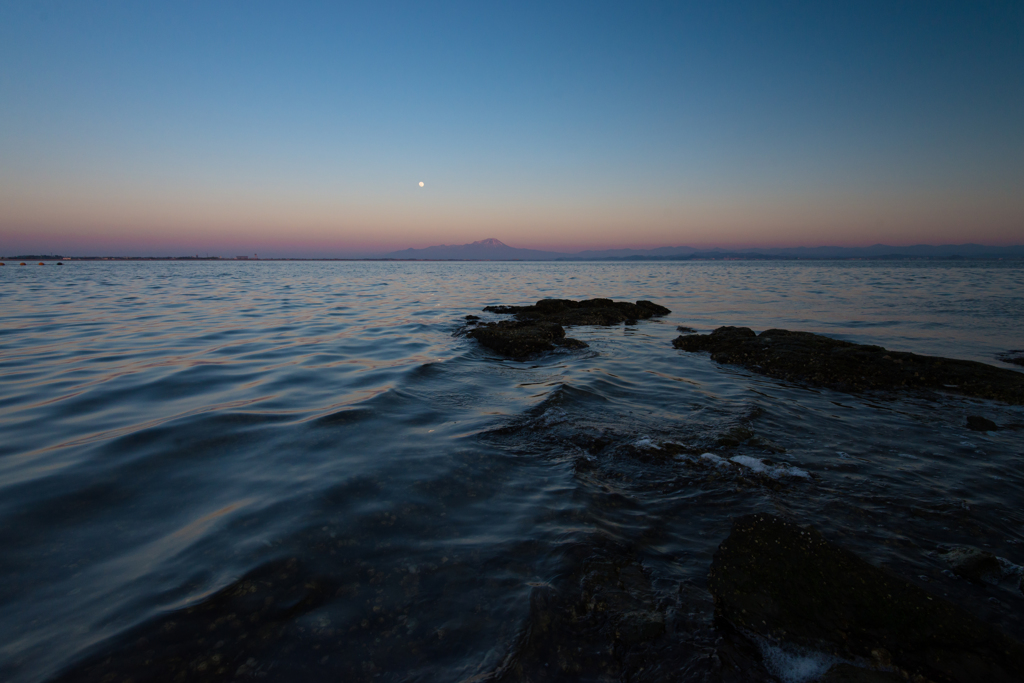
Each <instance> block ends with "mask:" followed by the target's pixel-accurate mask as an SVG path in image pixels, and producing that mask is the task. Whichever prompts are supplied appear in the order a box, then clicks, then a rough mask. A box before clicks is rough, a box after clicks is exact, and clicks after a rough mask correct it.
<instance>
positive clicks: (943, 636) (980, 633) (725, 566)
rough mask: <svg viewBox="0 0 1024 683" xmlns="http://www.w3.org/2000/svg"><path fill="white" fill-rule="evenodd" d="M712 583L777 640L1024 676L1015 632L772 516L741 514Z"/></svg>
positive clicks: (739, 617) (946, 676) (751, 623)
mask: <svg viewBox="0 0 1024 683" xmlns="http://www.w3.org/2000/svg"><path fill="white" fill-rule="evenodd" d="M709 588H710V589H711V592H712V594H713V595H714V599H715V614H716V617H718V618H721V619H724V620H725V621H727V622H728V623H730V624H731V625H733V626H735V627H736V628H737V629H738V630H740V631H741V632H747V633H753V634H756V635H759V636H762V637H765V638H768V639H770V640H773V641H775V642H778V643H782V644H788V645H792V646H796V647H802V648H810V649H812V650H817V651H820V652H825V653H827V654H830V655H833V656H836V657H839V658H842V659H845V660H849V661H860V662H875V663H878V664H882V665H885V666H887V667H894V668H896V669H898V670H899V671H901V672H902V673H903V674H904V675H905V676H906V677H908V678H911V679H913V677H915V676H921V677H924V679H926V680H931V681H957V682H960V681H962V682H964V683H967V682H969V681H1006V682H1009V681H1020V680H1022V679H1024V646H1022V645H1021V644H1020V643H1018V642H1017V641H1015V640H1013V639H1011V638H1010V637H1009V636H1007V635H1006V634H1004V633H1002V632H1001V631H999V630H997V629H995V628H993V627H991V626H989V625H988V624H985V623H983V622H981V621H979V620H978V619H976V618H975V617H973V616H972V615H971V614H969V613H968V612H967V611H965V610H963V609H961V608H959V607H957V606H955V605H952V604H950V603H948V602H946V601H944V600H942V599H941V598H939V597H936V596H933V595H930V594H928V593H927V592H925V591H924V590H922V589H920V588H918V587H916V586H914V585H912V584H909V583H907V582H906V581H903V580H902V579H899V578H897V577H895V576H893V575H891V574H889V573H887V572H885V571H882V570H880V569H878V568H876V567H873V566H871V565H870V564H868V563H867V562H865V561H864V560H861V559H860V558H858V557H856V556H855V555H853V554H852V553H850V552H847V551H845V550H843V549H841V548H838V547H836V546H834V545H832V544H831V543H829V542H828V541H826V540H825V539H824V538H823V537H822V536H821V534H819V533H818V532H817V531H815V530H813V529H804V528H801V527H799V526H797V525H795V524H791V523H789V522H785V521H783V520H781V519H779V518H777V517H774V516H772V515H767V514H759V515H747V516H745V517H741V518H739V519H737V520H736V521H735V523H734V524H733V528H732V532H731V533H730V534H729V537H728V538H727V539H726V540H725V541H724V542H723V543H722V544H721V545H720V546H719V548H718V550H717V551H716V553H715V556H714V560H713V562H712V565H711V572H710V575H709ZM836 680H843V679H838V678H837V679H836ZM848 680H855V679H848Z"/></svg>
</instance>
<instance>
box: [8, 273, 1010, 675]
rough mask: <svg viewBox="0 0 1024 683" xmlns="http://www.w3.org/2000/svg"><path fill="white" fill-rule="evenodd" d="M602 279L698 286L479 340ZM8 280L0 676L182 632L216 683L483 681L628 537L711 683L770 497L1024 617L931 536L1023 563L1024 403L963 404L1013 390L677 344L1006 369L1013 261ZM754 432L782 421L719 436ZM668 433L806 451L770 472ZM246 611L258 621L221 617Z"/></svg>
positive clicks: (137, 647) (644, 291) (876, 556)
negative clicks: (719, 343)
mask: <svg viewBox="0 0 1024 683" xmlns="http://www.w3.org/2000/svg"><path fill="white" fill-rule="evenodd" d="M596 296H602V297H609V298H615V299H627V300H637V299H650V300H652V301H655V302H657V303H660V304H663V305H665V306H667V307H668V308H670V309H671V310H672V311H673V313H672V314H671V315H670V316H667V317H665V318H662V319H654V320H650V321H641V322H640V323H639V324H637V325H627V326H616V327H607V328H598V327H592V328H578V329H575V330H573V333H572V336H574V337H576V338H579V339H582V340H584V341H586V342H587V343H588V344H589V345H590V346H589V348H587V349H582V350H579V351H571V352H558V353H552V354H548V355H545V356H542V357H539V358H536V359H533V360H531V361H529V362H516V361H509V360H504V359H500V358H496V357H494V356H493V354H491V353H490V352H488V351H487V350H485V349H481V348H479V347H477V346H475V345H474V343H472V342H470V341H469V340H466V339H465V338H463V337H460V336H457V335H453V333H454V332H456V331H457V330H458V327H459V323H460V321H461V319H462V318H463V316H465V315H467V314H471V313H472V314H480V309H482V308H483V307H484V306H485V305H488V304H498V303H501V304H526V303H532V302H534V301H536V300H537V299H540V298H544V297H563V298H590V297H596ZM0 301H2V318H0V323H2V324H0V387H2V389H0V429H2V431H0V434H2V439H0V550H2V552H0V634H2V637H0V679H3V680H10V681H14V682H17V683H27V682H30V681H44V680H50V679H52V678H54V677H57V676H60V675H62V674H61V672H62V671H63V672H65V674H63V675H64V676H66V677H67V680H76V679H78V678H83V677H84V678H86V679H88V676H90V675H92V673H90V672H92V671H94V669H90V668H88V667H89V666H92V664H91V663H95V662H97V661H100V660H102V659H103V658H104V657H108V656H110V655H113V657H114V658H115V659H117V660H119V661H120V662H121V663H122V664H123V668H124V672H126V675H127V674H130V675H131V676H132V677H134V679H135V680H136V681H139V680H146V679H147V678H149V679H153V680H162V678H161V676H163V675H165V674H161V673H158V672H157V671H154V670H153V669H151V668H147V666H150V663H151V662H153V661H155V662H163V663H164V664H166V663H167V662H168V661H171V660H173V659H174V657H178V658H179V660H181V661H184V660H185V659H188V658H189V657H191V658H192V660H190V661H192V663H191V664H189V666H193V667H194V673H195V675H196V676H198V677H200V678H203V677H205V678H209V679H211V680H216V679H219V678H224V679H228V678H232V677H234V676H236V675H237V676H243V677H244V676H254V677H258V678H262V679H264V680H281V681H286V680H307V681H319V680H323V681H328V680H331V681H333V680H339V679H343V680H381V681H458V680H464V679H471V678H473V677H474V676H483V675H486V674H488V673H490V672H493V671H495V670H497V669H499V668H500V667H501V666H502V665H507V662H509V661H510V658H514V657H516V656H517V647H519V643H521V642H522V640H521V636H522V632H523V629H524V627H525V624H526V622H527V619H528V613H529V602H530V596H531V593H532V592H534V591H535V590H536V589H537V587H538V586H541V587H543V586H554V587H555V588H558V587H559V586H560V585H561V584H560V582H564V581H565V577H567V576H569V575H570V574H571V573H572V571H573V570H574V567H575V566H576V564H578V562H579V559H578V558H579V557H581V554H580V553H581V552H582V553H584V554H586V553H587V552H591V550H593V549H604V550H600V552H605V551H606V550H607V549H608V548H615V549H619V550H617V551H616V552H618V551H621V552H624V553H629V555H630V557H635V558H636V559H637V561H638V562H639V563H640V565H642V567H643V569H644V572H646V574H647V575H648V576H649V578H650V581H651V584H652V586H653V589H654V591H655V593H656V594H657V595H658V600H659V605H661V607H662V608H663V609H664V610H666V614H669V615H670V617H671V619H672V620H674V621H673V622H672V628H671V629H670V634H672V635H671V638H675V639H677V641H678V647H676V648H675V650H674V652H675V653H676V654H675V655H673V656H675V657H677V658H678V661H677V662H675V664H674V665H675V666H677V668H676V669H675V671H676V672H680V671H683V672H688V673H687V674H686V677H689V678H692V679H693V680H700V679H701V677H702V676H703V675H704V673H707V672H708V671H710V669H707V667H708V666H710V665H709V664H707V663H706V662H707V661H708V659H707V654H708V653H709V652H711V651H712V650H713V644H712V643H711V642H710V641H708V640H706V639H703V638H704V636H703V635H701V634H705V635H706V634H707V633H708V632H709V630H710V629H711V618H710V615H711V601H710V597H709V596H708V594H707V592H706V590H705V585H706V577H707V570H708V566H709V564H710V560H711V554H712V553H713V552H714V550H715V548H716V547H717V546H718V544H719V543H720V542H721V541H722V539H723V538H724V537H725V536H726V535H727V534H728V530H729V526H730V523H731V520H732V519H733V518H734V517H736V516H738V515H741V514H745V513H747V512H752V511H770V512H774V513H776V514H782V515H785V516H787V517H789V518H792V519H796V520H798V521H800V522H803V523H813V524H815V525H816V526H818V527H819V528H820V529H822V531H823V532H825V533H826V535H829V536H830V537H831V538H834V539H837V540H840V541H841V542H843V543H844V544H845V545H846V546H847V547H849V548H850V549H852V550H854V551H855V552H858V553H860V554H862V555H863V556H864V557H865V558H867V559H868V560H869V561H871V562H873V563H875V564H877V565H885V566H888V567H890V568H891V569H893V570H894V571H896V572H897V573H899V574H900V575H901V576H904V577H906V578H908V579H909V580H912V581H915V582H918V583H921V584H922V585H925V586H926V587H927V588H928V590H932V591H934V592H938V593H942V594H946V595H948V596H949V597H950V598H951V599H953V600H955V601H958V602H959V603H961V604H963V605H965V606H967V607H969V608H970V609H971V611H973V612H975V613H976V614H979V616H981V617H982V618H984V619H987V620H989V621H991V622H993V623H997V624H998V625H1000V626H1001V627H1002V628H1004V629H1006V630H1008V631H1010V632H1011V633H1014V634H1016V635H1017V636H1018V637H1021V636H1022V635H1024V624H1022V622H1021V616H1020V615H1021V614H1024V609H1022V608H1024V596H1022V595H1021V594H1020V593H1019V591H1017V589H1016V587H1015V586H1005V585H997V586H989V585H985V586H979V585H973V584H968V583H967V582H965V581H959V580H956V579H954V578H952V577H951V576H949V575H947V574H946V573H944V570H945V569H946V565H945V564H944V562H943V560H942V558H941V556H940V554H939V552H940V551H941V550H942V549H944V548H945V547H947V546H950V545H956V544H971V545H975V546H979V547H984V548H986V549H989V550H991V552H994V553H995V554H996V555H998V556H1000V557H1003V558H1006V559H1007V560H1009V561H1010V562H1012V563H1014V564H1016V565H1020V564H1024V531H1022V524H1024V512H1022V508H1021V505H1020V501H1021V500H1024V488H1022V487H1024V474H1022V468H1021V464H1022V463H1021V460H1022V457H1024V431H1020V430H1015V429H1006V430H1002V431H999V432H990V433H979V432H972V431H969V430H967V429H966V427H965V417H966V415H968V414H978V415H983V416H985V417H988V418H989V419H992V420H994V421H996V422H997V423H1000V424H1004V425H1011V426H1012V425H1021V424H1024V411H1022V409H1021V407H1012V406H1004V405H1000V404H996V403H991V402H986V401H980V400H973V399H966V398H963V397H956V396H934V397H931V398H926V397H920V396H917V397H911V396H907V397H903V398H899V399H892V398H889V397H878V396H866V395H864V396H851V395H847V394H839V393H836V392H831V391H827V390H821V389H813V388H808V387H803V386H799V385H792V384H786V383H783V382H778V381H775V380H771V379H768V378H765V377H761V376H758V375H755V374H751V373H750V372H748V371H745V370H743V369H740V368H735V367H728V366H719V365H716V364H714V363H712V362H711V361H710V360H709V358H708V357H707V355H706V354H687V353H684V352H682V351H677V350H675V349H673V348H672V347H671V340H672V339H673V338H674V337H675V336H677V335H678V334H679V333H678V332H677V331H676V326H677V325H687V326H690V327H694V328H696V329H698V330H700V331H709V330H711V329H714V328H715V327H717V326H719V325H747V326H750V327H752V328H754V329H755V330H758V331H760V330H762V329H766V328H769V327H784V328H790V329H800V330H807V331H813V332H821V333H825V334H829V335H833V336H836V337H840V338H844V339H849V340H852V341H857V342H865V343H875V344H881V345H884V346H886V347H888V348H892V349H897V350H903V351H914V352H919V353H928V354H936V355H944V356H950V357H955V358H965V359H971V360H978V361H982V362H986V363H991V364H993V365H1000V366H1002V367H1013V366H1009V365H1006V364H1003V363H1001V362H1000V361H998V360H996V355H997V354H999V353H1002V352H1005V351H1007V350H1010V349H1016V348H1021V344H1022V342H1021V339H1022V338H1024V335H1022V332H1024V323H1022V321H1024V266H1022V265H1020V264H1013V263H999V262H989V263H912V262H899V263H886V262H841V263H826V262H822V263H797V262H777V263H776V262H769V263H756V262H731V263H713V262H696V263H686V262H675V263H360V262H352V263H345V262H308V263H301V262H281V263H277V262H224V263H217V262H197V263H178V262H75V261H71V262H68V263H67V264H66V265H64V266H62V267H55V266H48V267H45V268H39V267H36V268H10V267H8V268H4V269H0ZM484 315H485V317H488V315H487V314H484ZM490 317H493V316H490ZM737 428H742V429H744V430H748V431H749V433H753V434H756V437H757V438H756V439H742V440H741V442H740V443H731V444H730V443H727V442H726V441H723V435H727V434H730V433H732V434H735V433H737V432H736V431H735V430H736V429H737ZM744 433H748V432H744ZM667 442H668V443H675V444H681V445H684V446H686V447H687V448H691V449H696V450H698V451H703V450H706V451H708V452H712V453H715V454H718V455H719V456H720V457H723V458H731V457H737V456H747V457H748V458H757V459H759V460H766V459H767V460H768V462H769V465H770V466H775V467H788V468H796V469H797V470H800V471H804V472H806V473H808V474H809V475H810V476H809V478H800V477H790V478H782V479H780V480H779V484H778V485H777V486H776V485H772V486H767V485H760V484H758V483H757V480H756V479H752V478H750V477H746V476H743V470H742V468H740V467H738V466H735V467H733V468H732V469H725V470H721V471H720V472H717V471H711V470H708V469H707V468H706V467H703V466H699V465H700V463H699V462H696V461H695V460H693V459H688V458H686V457H664V458H659V457H658V456H657V454H658V452H659V450H661V449H659V446H662V447H663V446H664V445H665V444H666V443H667ZM782 449H784V451H783V450H782ZM581 549H582V550H581ZM226 587H227V588H228V591H226V592H225V591H224V589H225V588H226ZM246 591H249V593H248V594H251V595H253V596H258V597H259V599H260V601H261V602H260V605H259V606H258V607H259V614H261V615H263V617H261V618H263V619H264V621H263V622H260V624H255V621H254V623H253V624H242V623H241V620H242V617H241V616H239V614H243V616H244V614H246V613H248V612H245V610H250V611H251V612H252V614H253V615H255V614H256V611H253V610H256V609H257V608H256V607H253V606H247V603H245V602H244V601H245V600H246V599H248V598H245V595H246V594H247V593H246ZM252 599H253V600H255V599H256V598H252ZM267 601H269V602H267ZM250 608H251V609H250ZM240 610H241V611H240ZM218 620H220V621H218ZM233 620H234V621H233ZM235 621H237V622H239V625H238V626H234V625H233V624H234V622H235ZM222 622H223V623H224V624H227V625H226V626H224V628H225V629H228V628H229V627H230V628H234V629H235V631H232V633H235V636H233V637H234V638H235V640H231V639H228V638H226V637H225V638H221V636H219V635H218V636H216V638H217V640H215V639H214V636H212V635H204V634H207V633H210V634H215V633H220V631H218V630H217V629H219V628H221V627H220V626H219V624H221V623H222ZM175 629H177V630H175ZM247 629H251V631H250V630H247ZM243 631H244V633H243ZM239 633H242V636H246V637H249V638H250V640H249V641H245V640H244V638H243V637H242V636H238V634H239ZM158 634H164V635H158ZM166 634H170V635H166ZM175 634H180V635H175ZM204 638H206V639H207V640H208V641H209V642H207V640H204ZM175 639H177V640H175ZM145 643H150V645H145ZM153 643H159V645H154V644H153ZM160 648H165V649H166V651H165V650H161V649H160ZM167 648H170V649H167ZM172 649H173V652H171V650H172ZM197 653H198V654H197ZM200 655H201V657H200ZM203 658H205V659H203ZM200 659H202V661H200ZM174 661H178V660H174ZM82 663H84V666H85V668H81V669H79V668H75V667H79V666H83V664H82ZM161 666H162V665H161ZM69 667H70V668H69ZM702 667H703V668H702ZM665 675H666V674H665V672H664V671H662V672H661V673H660V674H659V673H658V672H655V671H633V672H628V676H627V677H628V678H631V679H632V680H666V679H665V678H664V676H665ZM99 676H100V674H99V673H97V674H96V680H100V678H99ZM659 676H661V678H659ZM684 678H685V677H684ZM118 680H120V679H118Z"/></svg>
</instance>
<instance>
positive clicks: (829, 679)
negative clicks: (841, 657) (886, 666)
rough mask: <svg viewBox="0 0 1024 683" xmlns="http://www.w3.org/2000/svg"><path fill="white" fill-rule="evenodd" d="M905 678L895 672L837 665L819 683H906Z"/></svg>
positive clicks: (850, 665)
mask: <svg viewBox="0 0 1024 683" xmlns="http://www.w3.org/2000/svg"><path fill="white" fill-rule="evenodd" d="M905 681H906V679H905V678H903V676H900V675H899V674H898V673H895V672H893V671H875V670H874V669H862V668H861V667H859V666H853V665H852V664H845V663H844V664H836V665H835V666H833V667H831V668H829V670H828V671H826V672H825V675H824V676H822V677H821V678H819V679H818V680H817V683H904V682H905Z"/></svg>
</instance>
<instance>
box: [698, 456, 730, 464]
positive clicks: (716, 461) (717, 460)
mask: <svg viewBox="0 0 1024 683" xmlns="http://www.w3.org/2000/svg"><path fill="white" fill-rule="evenodd" d="M700 459H701V460H707V461H708V462H710V463H711V464H712V465H715V466H716V467H726V466H728V464H729V461H728V460H726V459H725V458H723V457H721V456H718V455H715V454H714V453H701V454H700Z"/></svg>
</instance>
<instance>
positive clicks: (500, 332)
mask: <svg viewBox="0 0 1024 683" xmlns="http://www.w3.org/2000/svg"><path fill="white" fill-rule="evenodd" d="M466 336H467V337H471V338H473V339H476V340H477V341H478V342H480V343H481V344H483V345H484V346H486V347H487V348H489V349H491V350H492V351H497V352H498V353H500V354H502V355H504V356H510V357H512V358H522V357H524V356H529V355H530V354H532V353H540V352H541V351H553V350H554V349H555V347H556V346H559V347H562V348H567V349H582V348H585V347H586V346H587V345H586V343H584V342H581V341H580V340H578V339H570V338H568V337H566V336H565V329H564V328H563V327H562V326H561V325H559V324H558V323H553V322H546V321H530V320H501V321H499V322H496V323H482V324H480V325H479V326H478V327H475V328H473V329H471V330H468V331H467V332H466Z"/></svg>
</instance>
